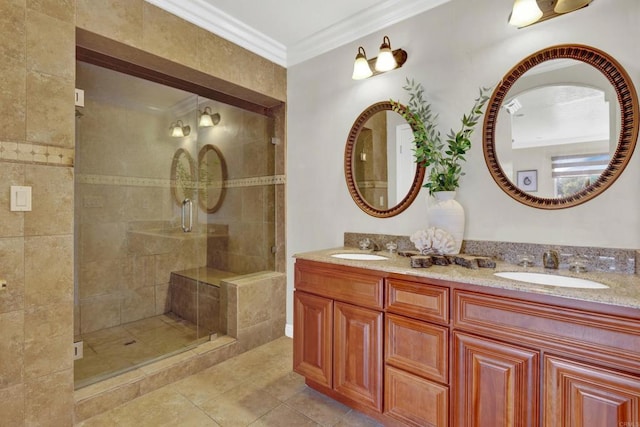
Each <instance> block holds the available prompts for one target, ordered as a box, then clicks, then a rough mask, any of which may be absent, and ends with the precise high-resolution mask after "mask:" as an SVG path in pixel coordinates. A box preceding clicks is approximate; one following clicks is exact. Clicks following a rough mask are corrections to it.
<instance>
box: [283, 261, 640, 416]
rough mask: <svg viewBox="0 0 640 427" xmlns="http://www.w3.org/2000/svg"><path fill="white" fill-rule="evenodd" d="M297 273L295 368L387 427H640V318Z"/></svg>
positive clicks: (473, 290) (548, 299) (496, 292)
mask: <svg viewBox="0 0 640 427" xmlns="http://www.w3.org/2000/svg"><path fill="white" fill-rule="evenodd" d="M409 271H410V270H409ZM295 274H296V285H295V287H296V290H295V293H294V340H293V341H294V370H295V371H296V372H298V373H300V374H302V375H304V376H305V377H306V382H307V384H308V385H310V386H311V387H313V388H315V389H317V390H320V391H321V392H323V393H325V394H327V395H329V396H331V397H333V398H335V399H337V400H340V401H342V402H343V403H345V404H347V405H349V406H352V407H354V408H356V409H358V410H361V411H363V412H365V413H368V414H369V415H371V416H373V417H376V418H378V419H379V420H381V421H383V423H384V424H385V425H390V426H393V425H399V426H420V427H423V426H438V427H444V426H453V427H485V426H492V427H528V426H531V427H535V426H544V427H593V426H598V427H599V426H617V427H619V426H624V427H629V426H631V427H637V426H640V310H635V309H623V308H620V307H618V309H616V310H612V309H611V308H610V306H607V305H604V304H598V303H588V302H584V301H581V300H569V299H567V298H558V297H554V296H548V295H540V294H529V293H524V292H521V291H515V290H506V289H499V288H489V287H484V286H475V285H470V284H465V283H459V282H453V281H445V280H437V279H430V278H425V277H415V276H411V275H405V274H395V273H387V272H383V271H375V270H367V269H362V268H353V267H347V266H344V265H336V264H331V263H323V262H315V261H309V260H304V259H298V260H297V262H296V269H295ZM613 312H615V313H616V314H613Z"/></svg>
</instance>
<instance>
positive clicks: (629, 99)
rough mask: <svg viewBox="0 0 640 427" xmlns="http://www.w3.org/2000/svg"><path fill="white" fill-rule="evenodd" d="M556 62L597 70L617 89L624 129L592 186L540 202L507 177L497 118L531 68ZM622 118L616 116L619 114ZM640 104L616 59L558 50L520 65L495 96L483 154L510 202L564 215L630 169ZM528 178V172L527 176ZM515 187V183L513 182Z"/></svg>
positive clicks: (585, 50) (578, 49) (582, 49)
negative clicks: (500, 152) (573, 62)
mask: <svg viewBox="0 0 640 427" xmlns="http://www.w3.org/2000/svg"><path fill="white" fill-rule="evenodd" d="M555 59H565V60H566V59H572V60H576V61H581V62H584V63H586V64H588V65H590V66H592V67H594V68H595V69H597V70H598V71H599V72H600V73H602V75H604V77H605V78H606V80H608V82H609V83H611V85H612V86H613V89H614V90H615V93H616V95H617V102H618V107H619V110H620V111H619V117H620V127H619V133H618V135H617V138H618V140H617V146H616V147H615V150H612V151H613V152H612V154H611V156H610V160H609V163H608V165H607V166H606V168H605V169H604V170H603V171H602V173H601V174H600V175H599V176H598V177H597V179H596V180H595V181H593V182H590V183H588V184H586V185H585V186H584V187H583V188H581V189H580V190H578V191H576V192H574V193H572V194H570V195H568V196H564V197H555V198H552V197H538V196H536V195H535V194H532V193H531V192H526V191H524V190H523V189H521V188H519V187H518V185H517V181H516V180H514V179H512V178H510V177H509V176H507V174H506V173H505V171H504V168H503V166H502V165H501V163H500V159H499V158H498V157H499V156H498V154H497V152H498V150H497V149H496V147H497V145H498V143H499V141H497V139H498V132H497V128H498V126H497V125H498V116H499V113H500V111H501V110H504V109H505V108H507V107H508V105H505V102H506V101H507V100H508V99H509V98H508V97H511V96H512V95H513V94H509V90H510V89H511V88H512V87H513V86H514V84H515V83H516V81H517V80H518V79H519V78H520V77H522V76H523V74H525V73H526V72H527V71H529V70H531V69H532V68H533V67H535V66H537V65H540V64H542V63H544V62H546V61H551V60H555ZM616 113H618V112H616ZM638 124H639V118H638V98H637V94H636V91H635V88H634V86H633V82H632V81H631V79H630V78H629V75H628V74H627V73H626V71H625V70H624V69H623V68H622V66H621V65H620V64H619V63H618V62H617V61H616V60H615V59H613V58H612V57H610V56H609V55H607V54H606V53H605V52H602V51H600V50H598V49H595V48H593V47H589V46H583V45H558V46H552V47H549V48H546V49H542V50H540V51H538V52H536V53H534V54H532V55H530V56H528V57H527V58H525V59H523V60H522V61H520V62H519V63H518V64H516V66H515V67H513V68H512V69H511V70H510V71H509V72H508V73H507V74H506V75H505V76H504V77H503V79H502V81H501V82H500V84H499V85H498V86H497V87H496V89H495V90H494V92H493V94H492V96H491V99H490V100H489V104H488V107H487V111H486V113H485V119H484V130H483V151H484V158H485V161H486V163H487V166H488V168H489V171H490V173H491V176H492V177H493V179H494V180H495V182H496V183H497V184H498V186H499V187H500V188H501V189H502V190H503V191H504V192H505V193H507V194H508V195H509V196H510V197H512V198H513V199H515V200H517V201H518V202H520V203H523V204H525V205H528V206H532V207H535V208H539V209H563V208H568V207H572V206H577V205H579V204H581V203H584V202H586V201H588V200H591V199H593V198H594V197H596V196H598V195H599V194H601V193H602V192H603V191H605V190H606V189H607V188H609V187H610V186H611V184H613V182H614V181H615V180H616V179H617V178H618V177H619V176H620V175H621V174H622V171H623V170H624V168H625V167H626V165H627V164H628V163H629V160H630V159H631V155H632V154H633V150H634V148H635V145H636V141H637V139H638ZM525 172H528V171H525ZM514 181H516V182H514Z"/></svg>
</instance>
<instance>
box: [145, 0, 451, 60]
mask: <svg viewBox="0 0 640 427" xmlns="http://www.w3.org/2000/svg"><path fill="white" fill-rule="evenodd" d="M145 1H146V2H147V3H150V4H153V5H154V6H157V7H159V8H161V9H164V10H166V11H167V12H169V13H172V14H174V15H176V16H179V17H180V18H182V19H184V20H186V21H189V22H191V23H192V24H195V25H197V26H199V27H201V28H203V29H205V30H207V31H209V32H212V33H214V34H216V35H218V36H220V37H223V38H224V39H226V40H229V41H230V42H232V43H235V44H237V45H239V46H241V47H243V48H245V49H247V50H249V51H251V52H253V53H255V54H257V55H260V56H262V57H264V58H266V59H268V60H270V61H272V62H274V63H276V64H278V65H281V66H283V67H287V66H291V65H295V64H298V63H301V62H304V61H306V60H308V59H311V58H313V57H316V56H318V55H321V54H323V53H326V52H328V51H330V50H333V49H335V48H336V47H338V46H342V45H345V44H347V43H351V42H353V41H354V40H358V39H359V38H362V37H364V36H367V35H369V34H372V33H374V32H376V31H379V30H381V29H383V28H386V27H388V26H390V25H393V24H396V23H398V22H400V21H403V20H405V19H408V18H411V17H413V16H415V15H418V14H420V13H423V12H426V11H427V10H429V9H432V8H434V7H437V6H440V5H441V4H444V3H447V2H449V1H450V0H388V1H385V2H383V3H380V4H378V5H376V6H373V7H371V8H368V9H366V10H364V11H363V12H360V13H357V14H354V15H352V16H349V17H347V18H345V19H343V20H342V21H340V22H338V23H336V24H335V25H332V26H330V27H328V28H326V29H324V30H322V31H319V32H317V33H315V34H313V35H311V36H309V37H307V38H305V39H303V40H301V41H300V42H298V43H296V44H294V45H292V46H289V47H287V46H285V45H283V44H282V43H279V42H277V41H276V40H274V39H272V38H270V37H268V36H266V35H265V34H263V33H261V32H259V31H257V30H255V29H254V28H252V27H250V26H248V25H246V24H245V23H243V22H242V21H239V20H238V19H236V18H234V17H233V16H231V15H229V14H227V13H225V12H223V11H222V10H220V9H218V8H216V7H215V6H212V5H211V4H210V3H208V2H207V1H205V0H189V1H188V2H185V1H184V0H145Z"/></svg>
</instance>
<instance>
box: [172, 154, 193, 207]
mask: <svg viewBox="0 0 640 427" xmlns="http://www.w3.org/2000/svg"><path fill="white" fill-rule="evenodd" d="M195 173H196V167H195V162H194V161H193V157H191V154H189V152H188V151H187V150H185V149H184V148H178V149H177V150H176V152H175V154H174V155H173V160H172V161H171V195H172V196H173V200H174V201H175V202H176V205H179V206H180V205H182V202H183V200H184V199H193V196H194V190H195V184H196V176H195Z"/></svg>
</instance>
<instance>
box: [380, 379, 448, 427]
mask: <svg viewBox="0 0 640 427" xmlns="http://www.w3.org/2000/svg"><path fill="white" fill-rule="evenodd" d="M384 407H385V414H386V415H388V416H390V417H393V418H395V419H397V420H400V421H402V422H403V423H405V424H407V425H409V426H415V427H426V426H437V427H445V426H448V425H449V388H448V387H447V386H443V385H441V384H436V383H432V382H431V381H428V380H425V379H423V378H420V377H417V376H415V375H411V374H409V373H407V372H403V371H401V370H399V369H395V368H393V367H391V366H387V367H386V368H385V395H384Z"/></svg>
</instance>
